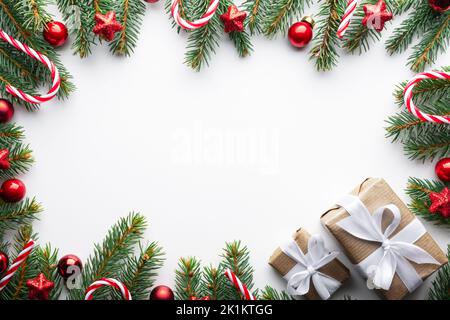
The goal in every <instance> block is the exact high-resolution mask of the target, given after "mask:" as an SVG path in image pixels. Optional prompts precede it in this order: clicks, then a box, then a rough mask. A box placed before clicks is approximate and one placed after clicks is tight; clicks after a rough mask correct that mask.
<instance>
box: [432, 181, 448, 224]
mask: <svg viewBox="0 0 450 320" xmlns="http://www.w3.org/2000/svg"><path fill="white" fill-rule="evenodd" d="M429 196H430V200H431V206H430V208H429V210H430V212H431V213H438V214H440V215H441V216H442V217H444V218H446V219H447V218H450V190H449V189H448V188H444V189H443V190H442V191H441V192H431V193H430V195H429Z"/></svg>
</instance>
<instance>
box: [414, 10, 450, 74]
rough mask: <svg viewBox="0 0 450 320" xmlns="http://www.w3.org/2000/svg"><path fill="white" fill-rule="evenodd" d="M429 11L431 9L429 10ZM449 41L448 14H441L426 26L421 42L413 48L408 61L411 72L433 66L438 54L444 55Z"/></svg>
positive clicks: (449, 24)
mask: <svg viewBox="0 0 450 320" xmlns="http://www.w3.org/2000/svg"><path fill="white" fill-rule="evenodd" d="M430 10H431V9H430ZM449 39H450V13H446V14H445V13H443V14H442V15H441V16H439V17H438V18H435V22H434V23H432V24H430V25H429V26H428V29H427V32H426V33H425V34H424V37H423V39H422V41H421V42H420V43H419V44H417V45H416V46H414V48H413V53H412V54H411V56H410V57H409V59H408V65H409V66H410V67H411V69H412V70H414V71H416V72H419V71H423V70H425V67H426V66H428V65H432V64H434V62H435V60H436V59H437V57H438V55H439V53H444V52H445V51H446V49H447V47H448V44H449Z"/></svg>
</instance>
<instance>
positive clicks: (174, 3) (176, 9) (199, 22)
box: [171, 0, 219, 30]
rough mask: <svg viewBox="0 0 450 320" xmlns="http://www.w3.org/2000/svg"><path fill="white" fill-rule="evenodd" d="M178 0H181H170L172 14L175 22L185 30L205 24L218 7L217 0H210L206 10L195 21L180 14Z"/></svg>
mask: <svg viewBox="0 0 450 320" xmlns="http://www.w3.org/2000/svg"><path fill="white" fill-rule="evenodd" d="M180 1H181V0H173V1H172V9H171V11H172V16H173V17H174V19H175V22H176V23H177V24H178V25H179V26H180V27H182V28H183V29H186V30H194V29H198V28H201V27H203V26H206V25H207V24H208V22H209V20H211V18H212V17H213V16H214V14H215V13H216V10H217V8H218V7H219V0H211V2H210V3H209V7H208V9H207V10H206V13H205V14H204V15H203V16H202V17H201V18H200V19H198V20H195V21H186V20H184V19H183V18H182V17H181V15H180V10H179V9H180Z"/></svg>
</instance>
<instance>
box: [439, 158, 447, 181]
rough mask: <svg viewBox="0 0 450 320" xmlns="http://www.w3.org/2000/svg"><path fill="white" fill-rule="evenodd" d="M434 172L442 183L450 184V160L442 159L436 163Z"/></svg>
mask: <svg viewBox="0 0 450 320" xmlns="http://www.w3.org/2000/svg"><path fill="white" fill-rule="evenodd" d="M435 171H436V175H437V176H438V178H439V179H441V180H442V181H443V182H450V158H444V159H442V160H440V161H439V162H438V163H436V168H435Z"/></svg>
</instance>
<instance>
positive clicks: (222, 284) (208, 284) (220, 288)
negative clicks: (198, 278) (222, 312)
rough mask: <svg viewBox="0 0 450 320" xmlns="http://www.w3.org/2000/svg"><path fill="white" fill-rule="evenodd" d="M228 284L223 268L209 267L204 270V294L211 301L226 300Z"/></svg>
mask: <svg viewBox="0 0 450 320" xmlns="http://www.w3.org/2000/svg"><path fill="white" fill-rule="evenodd" d="M226 283H227V279H226V277H225V276H224V270H223V268H222V267H220V266H219V267H218V268H215V267H213V266H209V267H205V268H204V269H203V278H202V293H203V294H204V295H205V296H208V297H209V298H210V299H211V300H225V299H226Z"/></svg>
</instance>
